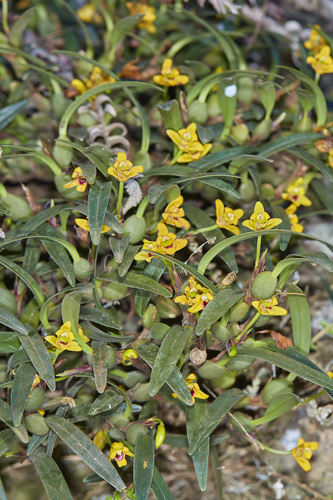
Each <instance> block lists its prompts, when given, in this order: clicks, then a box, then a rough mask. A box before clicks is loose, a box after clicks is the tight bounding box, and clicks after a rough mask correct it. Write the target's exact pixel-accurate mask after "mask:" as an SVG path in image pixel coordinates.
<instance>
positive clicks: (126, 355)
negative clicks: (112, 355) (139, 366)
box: [121, 349, 138, 366]
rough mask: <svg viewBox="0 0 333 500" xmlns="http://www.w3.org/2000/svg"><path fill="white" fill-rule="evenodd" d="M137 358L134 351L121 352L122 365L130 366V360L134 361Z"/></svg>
mask: <svg viewBox="0 0 333 500" xmlns="http://www.w3.org/2000/svg"><path fill="white" fill-rule="evenodd" d="M137 357H138V355H137V353H136V352H135V351H134V349H126V350H125V351H124V352H123V358H122V360H121V362H122V364H123V365H125V366H127V365H131V364H132V363H131V359H136V358H137Z"/></svg>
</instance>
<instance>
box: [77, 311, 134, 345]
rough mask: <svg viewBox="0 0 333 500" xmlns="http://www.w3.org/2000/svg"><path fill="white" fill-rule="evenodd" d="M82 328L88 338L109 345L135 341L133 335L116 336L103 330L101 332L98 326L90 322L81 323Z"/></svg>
mask: <svg viewBox="0 0 333 500" xmlns="http://www.w3.org/2000/svg"><path fill="white" fill-rule="evenodd" d="M81 317H82V316H81ZM81 326H82V329H83V331H84V333H85V334H86V335H87V337H89V338H90V339H92V340H101V341H105V342H106V343H108V344H113V343H119V344H121V343H122V342H125V343H126V342H132V340H133V339H134V337H133V335H125V336H121V335H119V334H118V333H117V334H114V332H104V331H103V330H100V329H99V328H97V327H96V326H94V325H92V324H91V323H90V321H84V322H81Z"/></svg>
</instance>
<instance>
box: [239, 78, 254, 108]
mask: <svg viewBox="0 0 333 500" xmlns="http://www.w3.org/2000/svg"><path fill="white" fill-rule="evenodd" d="M253 96H254V82H253V78H251V77H245V78H240V79H239V81H238V99H239V100H240V101H241V102H243V103H244V104H247V105H250V104H252V103H253Z"/></svg>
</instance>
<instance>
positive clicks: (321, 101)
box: [277, 66, 327, 127]
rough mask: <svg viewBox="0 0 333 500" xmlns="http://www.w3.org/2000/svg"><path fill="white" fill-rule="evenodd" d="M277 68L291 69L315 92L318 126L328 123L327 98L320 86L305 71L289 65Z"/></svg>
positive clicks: (306, 86)
mask: <svg viewBox="0 0 333 500" xmlns="http://www.w3.org/2000/svg"><path fill="white" fill-rule="evenodd" d="M277 68H281V69H285V70H286V71H289V73H291V74H292V75H294V76H295V77H296V78H297V79H298V80H300V81H301V82H302V83H303V84H304V87H305V88H306V89H307V90H309V91H310V92H312V93H313V95H314V96H315V98H316V104H315V110H316V114H317V126H318V127H319V126H320V125H324V124H325V123H326V118H327V104H326V98H325V95H324V94H323V92H322V91H321V89H320V87H319V86H318V85H317V84H316V82H314V81H313V80H312V78H310V77H309V76H307V75H306V74H305V73H303V72H302V71H299V70H297V69H294V68H290V67H289V66H277Z"/></svg>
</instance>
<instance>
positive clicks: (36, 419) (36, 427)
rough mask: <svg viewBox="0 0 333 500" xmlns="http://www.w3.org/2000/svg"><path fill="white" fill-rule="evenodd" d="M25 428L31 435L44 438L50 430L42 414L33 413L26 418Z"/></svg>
mask: <svg viewBox="0 0 333 500" xmlns="http://www.w3.org/2000/svg"><path fill="white" fill-rule="evenodd" d="M25 426H26V428H27V430H28V431H29V432H30V433H31V434H36V435H37V436H44V434H47V433H48V432H49V430H50V427H49V426H48V424H47V423H46V420H45V418H44V417H42V415H41V414H40V413H31V415H27V416H26V417H25Z"/></svg>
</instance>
